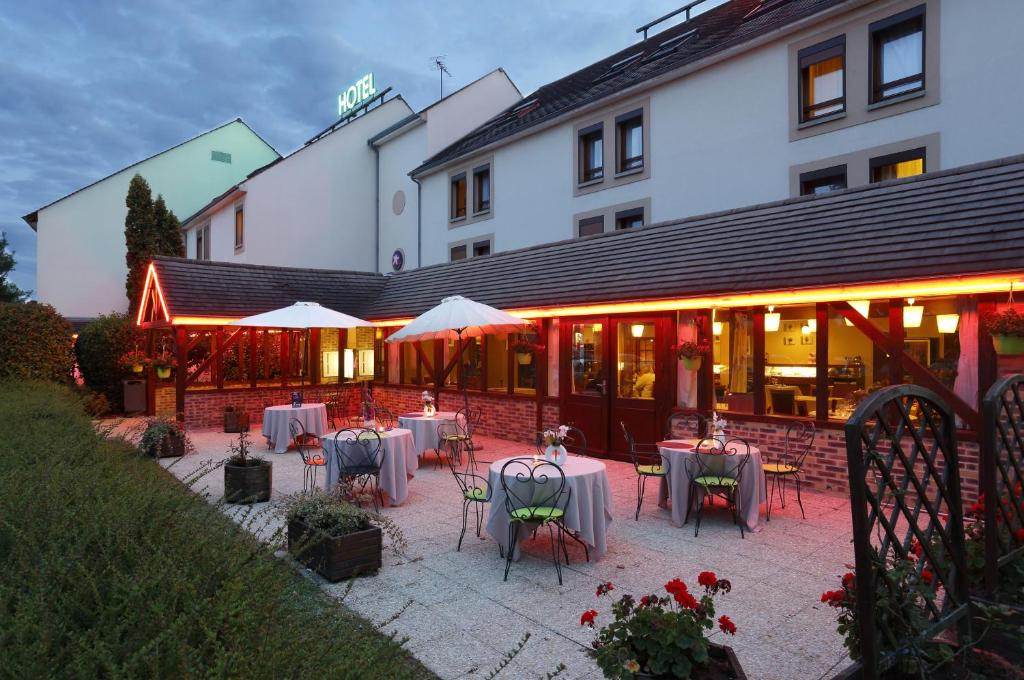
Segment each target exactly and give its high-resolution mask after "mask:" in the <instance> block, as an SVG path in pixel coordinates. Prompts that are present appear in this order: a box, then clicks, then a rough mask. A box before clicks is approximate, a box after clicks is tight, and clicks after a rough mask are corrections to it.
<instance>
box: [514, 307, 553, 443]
mask: <svg viewBox="0 0 1024 680" xmlns="http://www.w3.org/2000/svg"><path fill="white" fill-rule="evenodd" d="M537 333H538V335H539V337H538V338H537V344H538V345H542V346H543V347H544V349H543V350H541V351H540V352H538V353H537V356H536V358H535V359H534V361H536V362H537V371H536V374H535V375H536V376H537V377H536V380H537V385H536V387H537V390H536V392H537V400H536V403H537V418H536V421H535V425H536V430H537V431H538V432H540V431H541V430H543V429H544V427H545V426H544V397H546V396H548V357H549V356H550V353H551V352H552V351H555V352H558V351H559V348H558V347H557V346H556V347H554V348H552V347H551V343H550V342H549V341H550V339H551V319H541V321H540V327H539V328H538V329H537ZM508 354H509V362H510V363H511V362H514V361H515V359H514V358H513V357H512V352H511V351H510V352H509V353H508ZM512 368H513V370H515V367H514V366H513V367H512ZM513 377H514V376H513ZM508 384H509V388H510V389H511V388H514V387H515V381H514V380H513V379H512V378H510V379H509V381H508Z"/></svg>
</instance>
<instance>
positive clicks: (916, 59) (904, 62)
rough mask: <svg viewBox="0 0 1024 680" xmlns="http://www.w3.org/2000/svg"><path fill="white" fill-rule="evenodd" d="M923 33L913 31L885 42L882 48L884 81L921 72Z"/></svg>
mask: <svg viewBox="0 0 1024 680" xmlns="http://www.w3.org/2000/svg"><path fill="white" fill-rule="evenodd" d="M922 37H923V36H922V35H921V33H911V34H910V35H905V36H903V37H902V38H897V39H896V40H891V41H889V42H887V43H885V46H884V47H883V48H882V81H883V82H886V83H891V82H892V81H894V80H900V79H901V78H907V77H909V76H913V75H917V74H918V73H920V72H921V39H922Z"/></svg>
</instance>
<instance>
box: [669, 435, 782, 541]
mask: <svg viewBox="0 0 1024 680" xmlns="http://www.w3.org/2000/svg"><path fill="white" fill-rule="evenodd" d="M699 442H700V440H699V439H682V440H672V441H667V442H658V450H659V451H660V452H661V457H662V458H663V459H665V461H666V462H667V463H668V466H669V469H668V479H667V480H664V479H663V480H662V482H661V485H660V488H659V491H658V505H660V506H661V507H665V506H666V504H667V501H668V489H669V487H671V489H672V493H671V496H672V523H673V524H675V525H676V526H679V527H681V526H683V525H684V524H686V520H687V517H686V512H687V509H688V508H689V507H690V477H689V476H688V475H687V473H686V465H687V461H688V459H690V458H691V457H693V456H696V455H697V454H696V453H694V448H695V447H696V446H697V444H698V443H699ZM745 456H746V454H737V455H735V456H728V455H706V454H705V455H704V459H705V462H706V463H707V464H708V467H709V468H711V469H713V470H715V471H716V472H718V473H719V474H728V473H729V472H730V470H731V469H734V468H735V467H736V465H737V464H738V463H739V460H740V459H742V458H743V457H745ZM689 464H690V465H693V466H696V465H697V463H696V462H694V463H689ZM727 468H730V469H727ZM741 474H742V477H741V479H740V488H739V507H740V519H741V521H743V523H744V525H745V526H746V528H747V529H748V530H750V531H760V526H759V522H760V517H761V503H764V502H765V501H766V500H767V499H766V498H765V494H764V465H763V464H762V462H761V451H760V449H758V448H757V447H756V446H751V447H750V460H749V461H747V463H746V465H744V466H743V472H742V473H741ZM698 493H701V496H703V493H702V492H700V491H698ZM696 502H699V501H696Z"/></svg>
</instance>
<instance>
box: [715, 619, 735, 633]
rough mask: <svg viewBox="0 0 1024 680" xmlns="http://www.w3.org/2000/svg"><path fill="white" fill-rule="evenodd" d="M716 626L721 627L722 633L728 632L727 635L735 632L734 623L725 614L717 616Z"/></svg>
mask: <svg viewBox="0 0 1024 680" xmlns="http://www.w3.org/2000/svg"><path fill="white" fill-rule="evenodd" d="M718 627H719V628H721V629H722V632H723V633H728V634H729V635H735V634H736V624H735V623H733V622H732V619H730V618H729V617H728V616H726V615H725V614H722V615H721V616H719V617H718Z"/></svg>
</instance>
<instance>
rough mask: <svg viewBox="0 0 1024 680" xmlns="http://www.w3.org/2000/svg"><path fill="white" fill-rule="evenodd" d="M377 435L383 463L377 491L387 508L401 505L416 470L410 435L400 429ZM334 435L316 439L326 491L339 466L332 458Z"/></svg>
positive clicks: (332, 483)
mask: <svg viewBox="0 0 1024 680" xmlns="http://www.w3.org/2000/svg"><path fill="white" fill-rule="evenodd" d="M357 432H358V430H357ZM377 434H379V435H380V443H381V450H382V451H383V452H384V461H383V464H382V465H381V468H380V488H381V490H383V491H384V493H386V494H387V495H388V501H389V505H401V504H402V503H404V502H405V501H406V499H407V498H408V497H409V480H410V479H412V478H413V476H414V473H415V472H416V470H417V469H418V468H419V462H418V460H417V457H416V447H415V446H414V444H413V437H412V432H410V431H409V430H406V429H404V428H395V429H393V430H388V431H387V432H378V433H377ZM334 435H335V433H334V432H331V433H329V434H325V435H324V436H323V438H322V439H321V440H320V443H321V445H322V446H323V449H324V461H325V463H326V465H325V470H324V472H325V473H326V475H327V480H326V481H325V482H324V488H325V489H330V488H332V487H333V486H334V485H335V484H337V483H338V473H339V471H340V470H339V468H340V466H339V465H338V456H337V455H335V447H334V444H335V441H334ZM338 443H339V444H343V442H338ZM353 446H354V444H349V448H351V447H353ZM350 455H351V454H350ZM355 455H358V454H355Z"/></svg>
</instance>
